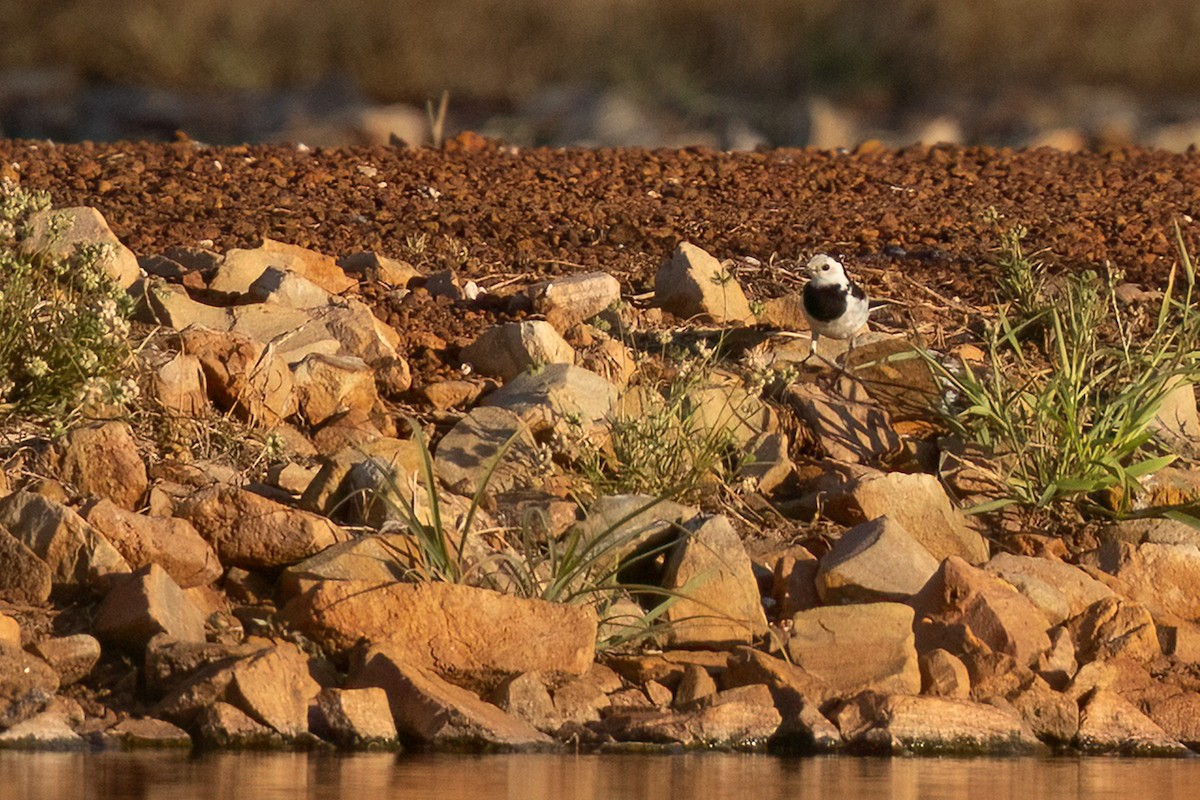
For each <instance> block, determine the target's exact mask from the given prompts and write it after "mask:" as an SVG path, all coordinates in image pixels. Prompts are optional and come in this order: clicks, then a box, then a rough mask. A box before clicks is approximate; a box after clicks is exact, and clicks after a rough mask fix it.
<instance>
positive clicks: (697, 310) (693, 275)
mask: <svg viewBox="0 0 1200 800" xmlns="http://www.w3.org/2000/svg"><path fill="white" fill-rule="evenodd" d="M654 301H655V304H656V305H658V306H660V307H662V308H663V309H665V310H667V311H670V312H671V313H672V314H674V315H675V316H677V317H681V318H683V319H691V318H693V317H699V318H700V319H701V320H702V321H704V322H711V323H715V324H718V325H721V324H724V323H726V322H732V323H742V324H753V323H754V314H753V313H752V312H751V311H750V303H749V301H747V300H746V295H745V294H744V293H743V292H742V287H741V286H739V285H738V282H737V280H736V279H734V277H733V276H732V275H730V273H729V272H728V271H727V270H726V269H725V266H724V265H723V264H722V263H721V262H720V261H718V260H717V259H715V258H713V257H712V256H711V255H709V254H708V253H706V252H705V251H704V250H702V249H701V248H699V247H696V246H695V245H693V244H689V243H688V242H683V243H681V244H680V245H679V246H678V247H677V248H675V253H674V255H672V256H671V260H670V261H668V262H667V263H665V264H663V266H662V267H661V268H660V269H659V270H658V273H657V274H656V275H655V276H654Z"/></svg>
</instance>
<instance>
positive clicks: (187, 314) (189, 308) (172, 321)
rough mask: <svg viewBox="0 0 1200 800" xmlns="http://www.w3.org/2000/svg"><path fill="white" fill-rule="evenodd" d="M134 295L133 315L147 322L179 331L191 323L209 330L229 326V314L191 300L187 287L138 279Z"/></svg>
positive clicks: (229, 311)
mask: <svg viewBox="0 0 1200 800" xmlns="http://www.w3.org/2000/svg"><path fill="white" fill-rule="evenodd" d="M132 291H133V293H134V294H135V295H136V296H137V298H138V305H137V308H136V310H135V312H134V313H135V316H136V318H137V319H138V320H139V321H141V322H145V323H148V324H150V325H162V326H163V327H165V328H170V329H171V330H176V331H181V330H183V329H185V328H189V327H192V326H195V327H197V328H207V329H209V330H213V331H227V330H229V329H230V327H232V326H233V313H232V311H231V310H230V309H228V308H218V307H216V306H210V305H207V304H205V303H201V302H199V301H197V300H193V299H192V297H191V295H189V294H188V291H187V289H185V288H184V287H182V286H180V285H178V284H174V283H167V282H166V281H164V280H162V279H161V278H155V277H150V278H146V279H143V280H141V281H138V283H137V284H136V285H135V286H134V288H133V290H132Z"/></svg>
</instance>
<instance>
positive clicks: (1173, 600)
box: [1094, 541, 1200, 620]
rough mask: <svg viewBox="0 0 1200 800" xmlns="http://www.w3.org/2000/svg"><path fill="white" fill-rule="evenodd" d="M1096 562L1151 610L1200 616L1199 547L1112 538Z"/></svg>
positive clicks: (1132, 596) (1189, 618)
mask: <svg viewBox="0 0 1200 800" xmlns="http://www.w3.org/2000/svg"><path fill="white" fill-rule="evenodd" d="M1094 563H1095V564H1096V566H1099V567H1100V568H1101V569H1102V570H1104V571H1105V572H1107V573H1109V574H1111V575H1114V576H1116V577H1117V578H1120V579H1121V580H1122V581H1123V582H1124V583H1125V584H1126V586H1128V591H1127V595H1126V596H1127V597H1128V598H1129V599H1130V600H1135V601H1137V602H1138V603H1141V604H1142V605H1144V606H1146V607H1147V608H1149V609H1150V610H1152V611H1163V612H1166V613H1168V614H1173V615H1175V616H1177V617H1182V618H1184V619H1188V620H1195V619H1200V546H1197V545H1195V544H1178V545H1177V544H1152V543H1149V542H1148V543H1146V544H1139V545H1129V544H1125V543H1123V542H1114V541H1110V542H1107V543H1105V544H1104V545H1102V546H1101V548H1100V550H1099V552H1097V553H1096V557H1095V559H1094Z"/></svg>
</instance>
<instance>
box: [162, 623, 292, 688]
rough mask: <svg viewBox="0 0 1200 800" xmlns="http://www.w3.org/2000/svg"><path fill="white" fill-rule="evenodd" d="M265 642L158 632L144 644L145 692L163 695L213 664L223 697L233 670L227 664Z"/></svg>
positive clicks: (262, 647) (264, 646) (265, 645)
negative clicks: (200, 638)
mask: <svg viewBox="0 0 1200 800" xmlns="http://www.w3.org/2000/svg"><path fill="white" fill-rule="evenodd" d="M269 646H270V644H269V643H268V642H266V641H265V640H261V639H252V640H247V641H244V642H240V643H238V644H226V643H221V642H196V641H183V640H180V639H176V638H174V637H172V636H170V635H168V634H160V635H158V636H155V637H153V638H152V639H151V640H150V641H149V642H148V643H147V645H146V660H145V662H144V666H143V670H142V674H143V676H144V677H145V684H146V692H147V694H148V695H150V696H151V697H154V698H160V697H163V696H164V695H166V694H167V693H169V692H173V691H176V690H178V689H180V687H182V686H184V685H185V684H187V683H189V682H190V681H191V680H192V679H193V678H194V677H195V676H196V675H198V674H199V673H200V672H202V671H204V670H206V669H209V668H213V673H216V672H222V678H221V681H222V683H221V688H220V692H221V693H220V696H221V697H224V694H223V693H224V690H225V688H226V686H227V685H228V683H229V681H230V680H232V679H233V673H232V672H230V671H229V669H228V668H229V667H231V666H232V665H233V663H234V662H235V661H237V660H239V659H242V658H246V657H248V656H252V655H255V654H256V653H261V652H263V651H265V650H266V649H267V648H268V647H269ZM214 696H216V695H214Z"/></svg>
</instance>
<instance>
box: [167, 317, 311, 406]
mask: <svg viewBox="0 0 1200 800" xmlns="http://www.w3.org/2000/svg"><path fill="white" fill-rule="evenodd" d="M180 338H181V340H182V343H183V348H184V351H185V352H187V353H191V354H193V355H195V356H196V357H197V358H199V359H200V366H201V368H202V369H203V370H204V378H205V381H206V384H207V386H208V393H209V397H210V398H211V399H212V401H213V402H214V403H215V404H216V405H217V406H218V407H219V408H221V409H229V410H232V411H233V412H234V413H236V414H237V415H238V416H239V417H241V418H242V419H245V420H247V421H249V422H251V423H253V424H257V425H264V426H270V425H274V424H276V423H278V422H280V421H282V420H283V419H284V418H286V417H289V416H291V415H292V413H293V412H294V411H295V410H296V397H295V391H294V387H293V382H292V373H291V371H290V370H289V369H288V367H287V364H286V363H285V362H284V361H283V359H281V358H279V357H277V356H276V354H275V351H274V349H273V348H271V347H268V346H267V345H264V344H262V343H261V342H259V341H256V340H254V339H251V338H250V337H249V336H246V335H245V334H241V333H234V332H232V331H231V332H224V331H214V330H209V329H207V328H198V327H195V326H193V327H189V328H187V329H185V330H183V331H182V332H181V333H180Z"/></svg>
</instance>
